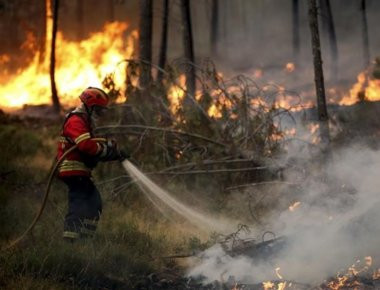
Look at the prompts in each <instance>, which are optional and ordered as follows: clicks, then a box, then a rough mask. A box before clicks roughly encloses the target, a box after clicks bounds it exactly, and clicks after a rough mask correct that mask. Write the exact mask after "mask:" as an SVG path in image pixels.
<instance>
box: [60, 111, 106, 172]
mask: <svg viewBox="0 0 380 290" xmlns="http://www.w3.org/2000/svg"><path fill="white" fill-rule="evenodd" d="M92 138H94V135H93V132H92V126H91V119H90V117H89V116H88V114H87V113H85V112H80V111H73V112H71V113H69V114H68V115H67V116H66V119H65V122H64V124H63V128H62V133H61V137H60V140H59V142H58V153H57V159H58V160H59V159H60V158H61V156H62V155H63V154H64V153H65V151H66V150H68V149H70V148H71V147H72V146H74V145H78V147H77V148H76V149H74V150H73V151H72V152H70V153H69V154H68V155H67V156H66V157H65V159H64V160H63V162H62V163H61V165H60V166H59V167H58V176H59V177H66V176H91V169H92V168H93V167H95V166H96V163H97V160H98V158H97V157H98V156H99V155H100V154H101V151H102V149H103V147H102V144H101V143H100V142H97V141H95V140H92Z"/></svg>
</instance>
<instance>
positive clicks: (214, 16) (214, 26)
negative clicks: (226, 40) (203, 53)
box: [210, 0, 219, 55]
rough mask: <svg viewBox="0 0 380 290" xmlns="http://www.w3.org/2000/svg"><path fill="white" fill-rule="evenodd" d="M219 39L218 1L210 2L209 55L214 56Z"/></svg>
mask: <svg viewBox="0 0 380 290" xmlns="http://www.w3.org/2000/svg"><path fill="white" fill-rule="evenodd" d="M218 38H219V0H212V7H211V36H210V39H211V53H212V54H214V55H216V53H217V45H218V40H219V39H218Z"/></svg>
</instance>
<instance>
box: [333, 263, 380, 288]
mask: <svg viewBox="0 0 380 290" xmlns="http://www.w3.org/2000/svg"><path fill="white" fill-rule="evenodd" d="M372 263H373V259H372V257H371V256H367V257H365V258H364V262H361V261H360V260H358V261H356V263H355V264H353V265H351V266H350V267H349V268H348V270H347V272H346V273H345V274H338V275H337V276H336V278H335V279H334V280H332V281H330V282H329V283H327V286H328V287H329V289H331V290H339V289H347V288H349V289H351V288H352V287H354V289H364V288H361V287H363V286H365V285H363V283H362V282H361V279H360V277H359V275H360V274H364V276H365V277H368V276H369V275H368V273H369V272H370V271H372V269H371V266H372V265H373V264H372ZM379 278H380V269H377V270H373V274H372V279H373V280H376V279H379ZM357 286H361V287H360V288H358V287H357Z"/></svg>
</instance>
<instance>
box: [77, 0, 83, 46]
mask: <svg viewBox="0 0 380 290" xmlns="http://www.w3.org/2000/svg"><path fill="white" fill-rule="evenodd" d="M76 8H77V9H76V18H77V40H78V41H79V40H82V39H83V36H84V21H83V10H84V9H83V0H77V7H76Z"/></svg>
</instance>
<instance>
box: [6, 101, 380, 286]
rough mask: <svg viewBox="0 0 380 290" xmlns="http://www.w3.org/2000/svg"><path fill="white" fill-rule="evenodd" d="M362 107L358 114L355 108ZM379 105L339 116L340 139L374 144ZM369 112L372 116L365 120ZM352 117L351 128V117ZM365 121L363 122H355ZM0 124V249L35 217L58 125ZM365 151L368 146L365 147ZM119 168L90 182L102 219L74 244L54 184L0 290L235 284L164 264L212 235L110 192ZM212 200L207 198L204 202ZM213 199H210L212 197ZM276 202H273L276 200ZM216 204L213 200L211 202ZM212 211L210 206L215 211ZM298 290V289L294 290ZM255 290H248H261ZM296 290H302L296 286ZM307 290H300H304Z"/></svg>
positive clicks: (20, 120) (34, 119)
mask: <svg viewBox="0 0 380 290" xmlns="http://www.w3.org/2000/svg"><path fill="white" fill-rule="evenodd" d="M360 106H362V108H361V107H360ZM377 107H378V104H376V105H374V104H371V105H368V104H366V103H363V104H360V105H358V107H357V108H356V109H355V108H351V109H350V110H354V111H355V110H358V112H355V113H352V112H350V110H348V111H346V112H344V113H342V114H340V115H339V114H338V115H337V118H340V120H341V121H342V120H343V121H345V122H347V124H348V126H347V128H348V129H347V130H343V131H342V132H343V133H340V134H341V135H339V136H338V137H336V144H337V145H336V146H339V144H340V142H341V143H343V142H344V139H343V137H342V136H346V138H351V137H352V136H357V132H358V131H361V132H362V134H364V133H365V132H363V130H362V129H363V128H366V129H367V130H368V134H366V136H367V137H368V136H369V137H370V138H367V139H366V140H367V141H368V142H369V143H370V144H372V145H373V146H377V141H376V140H378V134H379V131H378V129H377V128H378V115H377V113H376V112H377ZM369 109H370V110H372V111H373V118H368V112H369ZM352 114H354V115H358V116H359V117H358V118H357V120H362V121H361V123H359V122H355V121H354V120H353V119H352V118H351V116H352ZM363 115H365V116H366V118H362V117H361V116H363ZM0 119H1V122H0V123H1V125H0V151H1V152H2V154H1V156H0V182H1V187H0V247H1V248H2V247H4V246H6V245H8V244H9V243H10V242H11V241H12V240H14V239H15V238H16V237H18V236H19V234H20V233H22V232H23V231H24V230H25V229H26V228H27V226H28V225H29V224H30V222H31V221H32V219H33V217H34V215H35V214H36V212H37V209H38V207H39V204H40V203H41V198H42V195H43V192H44V189H45V186H46V180H47V176H48V174H49V171H50V169H51V166H52V163H53V161H54V157H55V154H56V140H57V136H58V135H59V132H60V129H61V128H60V126H61V122H62V119H54V118H53V119H52V118H41V117H40V116H29V117H22V116H21V117H19V116H15V115H7V114H1V115H0ZM372 145H371V146H372ZM122 170H123V169H122V168H121V166H120V165H119V164H116V163H113V164H109V165H101V166H99V168H98V169H96V171H95V173H94V176H95V180H96V181H97V184H98V186H99V188H100V191H101V192H102V198H103V202H104V213H103V215H102V219H101V222H100V225H99V229H98V232H97V235H96V237H95V238H94V239H93V240H87V241H80V242H78V243H74V244H68V243H65V242H64V241H63V240H62V238H61V235H62V228H63V218H64V215H65V211H66V203H67V200H66V189H65V187H64V185H63V184H61V183H60V182H59V181H55V182H54V185H53V188H52V192H51V195H50V198H49V203H48V205H47V208H46V210H45V212H44V214H43V216H42V218H41V221H40V222H39V223H38V224H37V226H36V227H35V230H34V231H33V234H32V235H29V236H28V237H27V239H26V240H25V241H23V242H22V244H21V245H19V246H18V247H17V248H15V249H12V250H11V251H7V252H1V253H0V288H1V289H225V288H224V287H228V288H227V289H231V288H232V287H234V285H230V286H231V287H230V286H228V285H227V284H224V285H223V284H215V283H214V284H210V285H206V286H201V284H199V283H198V282H197V281H195V280H192V279H189V278H187V277H186V275H185V274H186V269H187V266H188V264H187V263H188V262H187V261H186V260H185V261H184V262H182V260H181V259H174V258H163V257H167V256H171V255H181V254H183V253H194V252H199V251H202V250H204V249H205V248H207V247H208V246H210V245H212V244H213V243H214V242H215V240H214V237H213V236H212V235H209V234H205V233H202V232H197V231H196V230H195V229H194V228H192V226H191V225H189V224H186V223H185V222H178V223H172V222H171V221H170V220H168V219H166V218H164V217H162V216H161V214H160V213H159V212H157V211H152V208H151V205H150V204H147V202H146V200H145V199H144V198H143V197H142V195H141V194H140V193H139V192H138V189H137V188H130V189H128V190H126V191H120V192H117V193H115V190H114V186H115V185H114V184H112V183H105V182H104V181H107V180H110V179H112V177H114V176H115V175H116V176H118V175H121V174H122ZM211 197H212V194H210V196H209V197H208V198H211ZM214 197H215V196H214ZM215 198H216V200H217V202H216V203H218V202H220V208H216V209H215V205H214V210H219V211H224V212H225V213H226V212H227V213H231V215H236V216H239V215H240V216H241V215H246V218H248V219H249V218H251V217H249V216H248V215H249V213H248V210H247V209H244V211H243V210H242V211H241V212H239V211H236V212H232V211H231V208H230V207H229V206H230V204H229V203H225V202H224V199H225V197H223V196H217V197H215ZM275 199H276V198H275ZM214 204H215V202H214ZM216 207H217V206H216ZM300 287H301V286H300ZM261 288H262V285H261V284H260V285H252V286H251V288H247V287H246V288H245V289H261ZM300 289H301V288H300ZM305 289H306V288H305Z"/></svg>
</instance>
